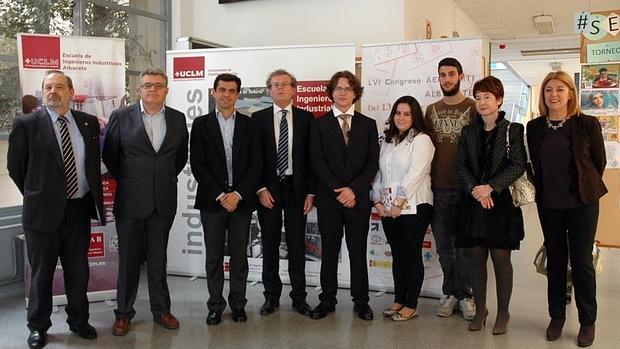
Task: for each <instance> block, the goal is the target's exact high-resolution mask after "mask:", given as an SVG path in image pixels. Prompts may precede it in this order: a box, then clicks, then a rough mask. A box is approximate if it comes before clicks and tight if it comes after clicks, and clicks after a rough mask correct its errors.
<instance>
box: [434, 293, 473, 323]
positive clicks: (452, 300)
mask: <svg viewBox="0 0 620 349" xmlns="http://www.w3.org/2000/svg"><path fill="white" fill-rule="evenodd" d="M457 306H458V309H459V311H460V312H461V313H462V314H463V318H465V320H472V319H473V318H474V316H476V305H475V304H474V300H473V299H471V298H463V299H461V300H458V299H456V297H454V296H443V297H441V299H440V300H439V308H437V316H441V317H448V316H452V314H454V311H455V310H456V308H457Z"/></svg>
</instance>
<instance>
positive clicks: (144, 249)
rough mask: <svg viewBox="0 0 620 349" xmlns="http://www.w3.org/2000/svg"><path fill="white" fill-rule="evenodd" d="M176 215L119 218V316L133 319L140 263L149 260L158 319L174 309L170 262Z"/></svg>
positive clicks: (153, 305) (153, 307) (152, 300)
mask: <svg viewBox="0 0 620 349" xmlns="http://www.w3.org/2000/svg"><path fill="white" fill-rule="evenodd" d="M173 221H174V216H160V215H158V214H157V213H156V212H153V213H151V215H150V216H148V217H146V218H139V219H137V218H121V219H119V218H118V217H116V233H117V234H118V285H117V291H116V300H117V308H116V310H114V313H115V314H116V315H126V316H128V317H129V318H130V319H131V318H133V316H134V315H135V314H136V311H135V310H134V308H133V305H134V303H135V301H136V295H137V293H138V285H139V283H140V265H141V264H142V263H143V262H144V260H146V275H147V280H148V287H149V300H150V303H151V313H153V317H154V318H159V317H160V316H161V315H162V314H164V313H167V312H170V291H169V290H168V282H167V273H166V262H167V256H168V254H167V250H168V235H169V233H170V228H171V227H172V222H173Z"/></svg>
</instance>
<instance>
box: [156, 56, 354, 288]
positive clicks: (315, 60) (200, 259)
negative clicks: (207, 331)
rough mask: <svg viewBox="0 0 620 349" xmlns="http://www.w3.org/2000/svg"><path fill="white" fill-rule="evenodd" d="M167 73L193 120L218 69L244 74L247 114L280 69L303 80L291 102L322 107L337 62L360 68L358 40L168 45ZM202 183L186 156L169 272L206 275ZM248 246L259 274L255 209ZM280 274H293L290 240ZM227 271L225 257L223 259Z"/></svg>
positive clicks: (310, 267) (319, 110) (316, 267)
mask: <svg viewBox="0 0 620 349" xmlns="http://www.w3.org/2000/svg"><path fill="white" fill-rule="evenodd" d="M166 62H167V69H166V70H167V73H168V76H169V78H170V82H169V87H170V93H169V94H168V98H167V101H166V104H167V105H169V106H171V107H173V108H176V109H178V110H181V111H182V112H184V113H185V115H186V116H187V125H188V128H190V127H191V124H192V121H193V120H194V119H195V118H196V117H198V116H200V115H204V114H207V113H208V112H209V111H210V110H212V109H214V107H215V106H214V103H213V102H212V100H210V93H209V92H210V89H212V88H213V81H214V80H215V77H216V76H217V75H218V74H221V73H231V74H235V75H237V76H239V77H240V78H241V81H242V83H241V93H240V95H239V100H238V101H237V105H236V107H237V109H238V110H239V111H240V112H241V113H244V114H246V115H250V114H251V113H253V112H255V111H257V110H261V109H264V108H267V107H269V106H270V105H271V103H272V102H271V98H270V97H269V93H268V90H267V87H266V86H265V85H266V84H265V80H266V79H267V75H268V74H269V73H270V72H272V71H274V70H276V69H280V68H282V69H286V70H287V71H289V72H290V73H292V74H294V75H295V76H296V78H297V80H298V86H297V91H296V94H295V97H294V100H293V104H294V105H295V106H297V107H300V108H303V109H306V110H308V111H310V112H312V113H314V114H315V116H318V115H321V114H323V113H325V112H327V111H328V110H329V109H330V106H331V102H330V100H329V98H328V96H327V94H326V93H325V85H326V84H327V82H328V80H329V78H330V77H331V76H332V74H333V73H335V72H336V71H339V70H349V71H355V45H353V44H350V45H322V46H289V47H260V48H230V49H228V48H227V49H206V50H188V51H168V52H167V60H166ZM196 188H197V183H196V181H195V180H194V178H193V176H192V174H191V170H190V166H189V163H188V164H187V166H186V167H185V170H184V171H183V173H182V174H181V175H180V176H179V203H178V211H177V216H176V219H175V221H174V225H173V227H172V231H171V234H170V240H169V243H168V272H169V273H172V274H181V275H192V276H205V248H204V238H203V230H202V223H201V221H200V212H199V211H198V210H195V209H193V206H194V201H195V194H196ZM315 211H316V210H314V211H312V212H311V213H310V215H309V216H308V224H307V231H306V261H307V262H306V276H307V282H308V284H310V285H312V284H315V285H316V284H319V271H320V263H319V262H320V253H321V238H320V235H319V231H318V226H317V223H316V213H315ZM250 230H251V231H250V243H249V246H248V257H249V261H248V262H249V276H248V279H249V280H261V272H262V244H261V240H260V239H261V238H260V226H259V225H258V220H257V218H256V214H254V215H253V218H252V225H251V229H250ZM280 257H281V260H280V275H281V277H282V280H283V282H288V272H287V268H288V266H287V260H286V245H285V242H284V239H283V241H282V244H281V248H280ZM341 261H345V262H344V263H340V268H339V281H340V285H341V286H345V287H346V286H349V266H348V256H347V254H346V249H343V254H341ZM224 263H225V271H228V257H226V259H225V262H224Z"/></svg>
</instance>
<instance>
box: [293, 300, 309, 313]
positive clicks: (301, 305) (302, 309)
mask: <svg viewBox="0 0 620 349" xmlns="http://www.w3.org/2000/svg"><path fill="white" fill-rule="evenodd" d="M293 309H295V311H296V312H298V313H300V314H301V315H305V316H310V315H311V314H312V308H310V305H309V304H308V303H307V302H306V301H302V302H295V303H293Z"/></svg>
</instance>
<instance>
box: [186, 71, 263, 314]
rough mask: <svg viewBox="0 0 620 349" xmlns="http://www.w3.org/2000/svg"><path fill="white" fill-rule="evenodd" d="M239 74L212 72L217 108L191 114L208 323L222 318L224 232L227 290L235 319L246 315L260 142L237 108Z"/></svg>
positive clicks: (191, 156)
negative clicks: (249, 242) (248, 256)
mask: <svg viewBox="0 0 620 349" xmlns="http://www.w3.org/2000/svg"><path fill="white" fill-rule="evenodd" d="M240 91H241V79H240V78H239V77H237V76H235V75H232V74H220V75H218V76H217V77H216V78H215V81H214V83H213V91H212V92H211V95H212V96H213V98H214V100H215V110H213V111H212V112H210V113H209V114H207V115H203V116H200V117H198V118H196V119H195V120H194V123H193V125H192V137H191V145H190V149H191V151H190V163H191V166H192V172H193V174H194V178H195V179H196V181H197V182H198V189H197V194H196V203H195V204H194V208H196V209H198V210H200V218H201V220H202V226H203V230H204V240H205V248H206V255H207V256H206V271H207V287H208V289H209V300H208V301H207V307H208V309H209V314H208V315H207V325H209V326H213V325H217V324H219V323H220V322H221V321H222V312H223V311H224V309H225V308H226V300H225V299H224V297H223V295H222V292H223V289H224V266H223V263H224V247H225V243H226V236H227V234H226V233H228V249H229V251H230V261H229V262H230V269H229V280H230V292H229V294H228V304H229V305H230V308H231V309H232V319H233V321H235V322H245V321H247V319H248V317H247V314H246V313H245V310H244V307H245V304H246V303H247V299H246V298H245V290H246V282H247V279H248V258H247V246H248V239H249V235H250V220H251V218H252V211H254V209H255V205H256V189H257V185H258V180H259V177H260V173H261V157H260V149H259V148H260V144H259V143H258V137H257V134H256V130H255V128H254V123H253V120H251V119H250V118H249V117H248V116H246V115H243V114H241V113H239V112H237V111H236V110H235V102H236V101H237V97H238V96H239V92H240Z"/></svg>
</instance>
